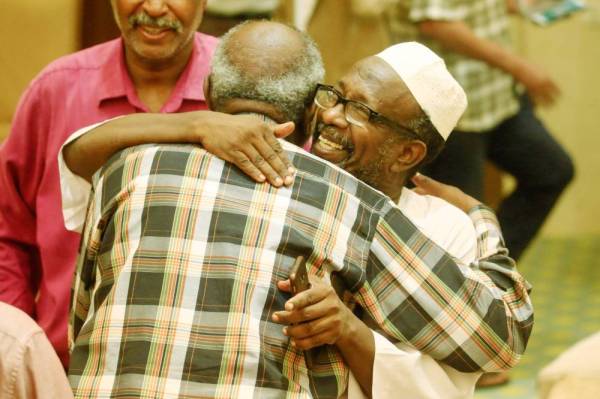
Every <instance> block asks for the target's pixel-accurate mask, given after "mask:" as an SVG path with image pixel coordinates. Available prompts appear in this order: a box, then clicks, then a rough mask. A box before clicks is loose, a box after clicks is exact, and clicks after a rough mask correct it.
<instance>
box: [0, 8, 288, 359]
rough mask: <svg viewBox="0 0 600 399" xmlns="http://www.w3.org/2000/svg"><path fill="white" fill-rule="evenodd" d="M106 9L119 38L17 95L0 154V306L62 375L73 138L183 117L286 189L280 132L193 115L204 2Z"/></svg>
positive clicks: (60, 64) (62, 62)
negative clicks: (21, 314) (39, 342)
mask: <svg viewBox="0 0 600 399" xmlns="http://www.w3.org/2000/svg"><path fill="white" fill-rule="evenodd" d="M111 4H112V7H113V10H114V13H115V19H116V21H117V24H118V26H119V29H120V30H121V33H122V37H121V38H119V39H116V40H113V41H110V42H107V43H104V44H100V45H98V46H95V47H92V48H90V49H86V50H83V51H80V52H77V53H75V54H72V55H69V56H66V57H63V58H60V59H58V60H56V61H54V62H53V63H51V64H50V65H49V66H47V67H46V68H45V69H44V70H43V71H42V72H41V73H40V74H39V75H38V76H37V77H36V78H35V79H34V80H33V81H32V82H31V84H30V85H29V87H28V89H27V90H26V92H25V93H24V94H23V97H22V98H21V101H20V103H19V105H18V108H17V111H16V114H15V116H14V119H13V125H12V130H11V134H10V136H9V138H8V139H7V141H6V142H5V143H4V144H3V146H2V148H1V149H0V191H1V192H2V195H0V301H3V302H6V303H9V304H12V305H14V306H16V307H18V308H20V309H22V310H23V311H25V312H26V313H28V314H29V315H31V316H32V317H33V318H34V319H35V320H36V321H37V322H38V324H39V325H40V326H41V327H42V329H43V330H44V331H45V333H46V334H47V336H48V338H49V340H50V342H51V343H52V345H53V346H54V348H55V349H56V351H57V353H58V355H59V357H60V359H61V361H62V363H63V365H64V366H65V367H66V366H67V364H68V351H67V314H68V308H69V297H70V295H69V294H70V287H71V281H72V277H73V269H74V262H75V257H76V254H77V247H78V245H79V238H80V237H79V235H78V234H75V233H72V232H69V231H67V230H66V229H65V227H64V224H63V217H62V213H61V212H62V211H61V201H60V186H59V176H58V168H57V162H56V158H57V153H58V149H59V148H60V147H61V145H62V143H63V142H64V141H65V139H66V138H67V137H68V136H69V135H70V134H71V133H72V132H74V131H76V130H78V129H79V128H81V127H83V126H87V125H90V124H94V123H97V122H99V121H103V120H105V119H108V118H113V117H116V116H119V115H124V114H131V113H137V112H160V113H172V112H189V113H188V114H186V116H187V117H189V119H190V122H189V126H190V130H193V132H194V134H196V135H197V137H198V142H199V143H202V142H203V139H204V138H207V136H206V135H207V134H209V133H210V132H214V131H215V128H221V129H222V130H226V131H231V130H234V131H237V132H240V134H242V135H245V136H244V137H250V139H249V140H238V141H239V142H240V143H245V144H239V149H236V148H234V149H233V151H232V152H233V153H236V154H238V155H237V156H236V158H235V159H228V160H230V161H233V162H234V163H236V164H237V165H238V166H240V167H242V169H245V170H248V171H250V173H254V175H255V176H257V177H258V178H261V174H262V179H268V180H270V181H271V182H274V183H276V184H283V182H284V181H285V182H286V183H287V182H288V181H289V179H291V177H289V176H290V171H288V168H287V167H288V165H287V164H286V162H287V160H285V159H280V158H278V157H274V156H272V155H273V152H277V151H278V150H279V148H277V147H269V145H272V146H274V144H272V143H273V142H275V143H276V142H277V141H276V140H275V139H274V138H273V137H272V135H273V133H276V132H277V128H275V129H273V128H270V127H268V126H267V125H266V124H260V123H258V122H257V123H256V124H255V125H252V126H250V125H248V124H247V120H246V119H244V120H242V121H240V120H238V119H236V117H233V116H226V115H223V114H216V113H212V112H209V111H202V112H191V111H198V110H206V109H207V107H206V103H205V101H204V100H205V99H204V94H203V91H202V82H203V80H204V77H205V76H206V75H208V73H209V64H210V59H211V57H212V53H213V50H214V48H215V46H216V43H217V39H215V38H213V37H210V36H207V35H203V34H200V33H196V30H197V28H198V26H199V25H200V23H201V21H202V15H203V12H204V8H205V5H206V1H205V0H198V1H192V0H187V1H174V0H161V1H158V0H153V1H150V0H112V1H111ZM217 131H218V130H217ZM210 140H214V137H210ZM248 143H249V144H248ZM243 145H245V146H244V147H243V148H242V146H243ZM236 151H237V152H236ZM225 158H226V157H225ZM226 159H227V158H226ZM265 160H268V161H265ZM254 165H256V167H255V166H254ZM278 177H279V179H278Z"/></svg>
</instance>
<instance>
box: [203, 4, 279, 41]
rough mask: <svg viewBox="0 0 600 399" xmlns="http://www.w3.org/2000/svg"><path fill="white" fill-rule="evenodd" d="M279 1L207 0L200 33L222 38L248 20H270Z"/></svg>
mask: <svg viewBox="0 0 600 399" xmlns="http://www.w3.org/2000/svg"><path fill="white" fill-rule="evenodd" d="M278 7H279V0H208V3H207V4H206V12H205V14H204V20H203V21H202V25H201V26H200V31H202V32H204V33H206V34H209V35H212V36H222V35H223V34H224V33H225V32H227V31H228V30H229V29H231V28H232V27H234V26H235V25H237V24H239V23H240V22H243V21H246V20H248V19H271V17H272V16H273V13H274V12H275V10H277V8H278Z"/></svg>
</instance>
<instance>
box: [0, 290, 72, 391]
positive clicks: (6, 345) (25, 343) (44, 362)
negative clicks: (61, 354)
mask: <svg viewBox="0 0 600 399" xmlns="http://www.w3.org/2000/svg"><path fill="white" fill-rule="evenodd" d="M72 397H73V393H72V392H71V387H70V386H69V381H67V376H66V374H65V370H64V369H63V367H62V365H61V364H60V360H58V356H56V352H54V349H53V348H52V345H50V342H49V341H48V338H47V337H46V334H44V331H42V329H41V328H40V327H39V326H38V325H37V324H36V323H35V321H33V320H32V319H31V318H30V317H29V316H27V314H25V313H24V312H22V311H21V310H19V309H17V308H15V307H13V306H10V305H7V304H5V303H3V302H0V399H54V398H64V399H69V398H72Z"/></svg>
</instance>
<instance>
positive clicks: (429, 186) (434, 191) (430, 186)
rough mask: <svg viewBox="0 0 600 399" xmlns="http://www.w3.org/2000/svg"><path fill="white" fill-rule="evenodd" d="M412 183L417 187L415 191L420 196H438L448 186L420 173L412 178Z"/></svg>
mask: <svg viewBox="0 0 600 399" xmlns="http://www.w3.org/2000/svg"><path fill="white" fill-rule="evenodd" d="M412 182H413V183H414V184H415V186H417V188H416V189H415V191H416V192H418V193H419V194H429V195H436V196H437V195H438V194H439V193H440V191H442V190H443V189H444V186H446V185H445V184H443V183H440V182H438V181H437V180H434V179H432V178H430V177H427V176H425V175H422V174H420V173H417V174H415V175H414V176H413V177H412Z"/></svg>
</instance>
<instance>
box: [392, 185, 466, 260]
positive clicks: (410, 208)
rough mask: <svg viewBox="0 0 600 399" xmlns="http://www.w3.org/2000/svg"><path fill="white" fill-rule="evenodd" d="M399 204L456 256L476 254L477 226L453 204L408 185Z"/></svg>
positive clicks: (412, 218) (421, 228) (417, 223)
mask: <svg viewBox="0 0 600 399" xmlns="http://www.w3.org/2000/svg"><path fill="white" fill-rule="evenodd" d="M398 207H399V208H400V210H401V211H402V212H403V213H404V214H405V215H406V217H407V218H408V219H410V221H411V222H412V223H413V224H414V225H415V226H416V227H417V228H418V229H419V230H421V232H422V233H423V234H425V235H426V236H427V237H429V238H430V239H431V240H432V241H434V242H435V243H436V244H437V245H439V246H440V247H442V248H443V249H444V250H446V251H447V252H449V253H450V254H451V255H452V256H454V257H455V258H460V259H463V258H464V257H465V256H469V257H470V256H472V255H474V252H473V250H474V248H475V247H476V244H477V233H476V231H475V227H474V226H473V222H472V221H471V218H470V217H469V216H468V215H467V214H466V213H464V212H463V211H461V210H460V209H458V208H457V207H455V206H454V205H452V204H450V203H449V202H447V201H445V200H443V199H441V198H438V197H434V196H431V195H419V194H417V193H415V192H414V191H412V190H409V189H406V188H405V189H403V191H402V195H401V197H400V200H399V201H398Z"/></svg>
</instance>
